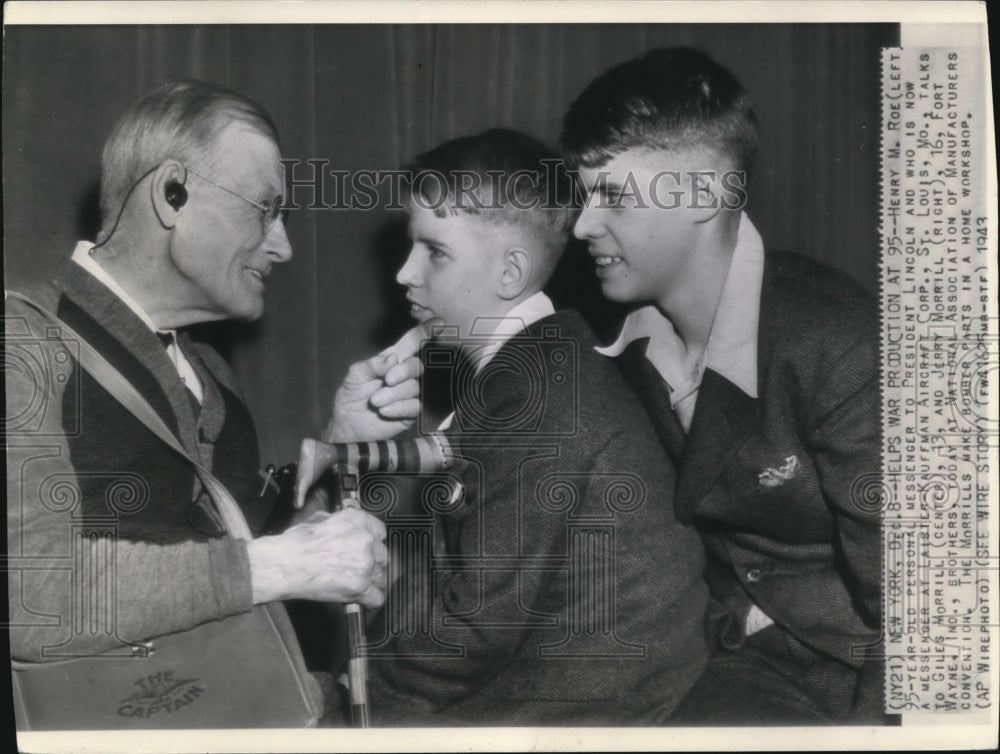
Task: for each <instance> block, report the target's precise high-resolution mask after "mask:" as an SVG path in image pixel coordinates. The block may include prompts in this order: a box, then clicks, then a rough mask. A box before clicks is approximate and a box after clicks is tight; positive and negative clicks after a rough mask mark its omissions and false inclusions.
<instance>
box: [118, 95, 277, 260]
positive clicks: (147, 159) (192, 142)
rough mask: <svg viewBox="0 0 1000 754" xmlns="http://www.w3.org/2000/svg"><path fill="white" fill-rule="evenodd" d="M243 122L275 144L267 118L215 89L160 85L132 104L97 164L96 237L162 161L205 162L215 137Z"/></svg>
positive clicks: (251, 104)
mask: <svg viewBox="0 0 1000 754" xmlns="http://www.w3.org/2000/svg"><path fill="white" fill-rule="evenodd" d="M233 123H243V124H245V125H247V126H250V127H251V128H253V129H255V130H257V131H259V132H260V133H261V134H263V135H264V136H267V137H268V138H270V139H272V140H273V141H274V142H275V143H278V131H277V128H276V127H275V125H274V121H272V120H271V116H270V115H268V113H267V112H266V111H265V110H264V108H262V107H261V106H260V105H258V104H257V103H256V102H254V101H253V100H251V99H250V98H248V97H245V96H244V95H242V94H240V93H238V92H235V91H233V90H232V89H228V88H226V87H224V86H220V85H218V84H209V83H205V82H202V81H178V82H171V83H167V84H163V85H162V86H160V87H158V88H156V89H154V90H153V91H151V92H150V93H149V94H147V95H145V96H144V97H143V98H142V99H140V100H139V101H138V102H136V103H135V104H134V105H132V106H131V107H130V108H129V109H128V110H127V111H126V112H125V114H124V115H123V116H122V117H121V119H119V121H118V123H117V124H116V125H115V127H114V130H112V132H111V136H110V137H108V141H107V143H106V144H105V145H104V154H103V157H102V160H101V216H102V222H101V232H100V235H99V239H98V240H99V241H100V240H103V239H106V238H107V236H108V234H109V233H110V232H111V230H112V229H113V228H114V226H115V224H116V222H117V220H118V217H119V215H120V214H121V212H122V209H123V206H122V205H123V204H124V202H125V201H126V199H127V198H128V195H129V192H130V191H131V190H132V189H133V188H134V186H135V184H136V183H137V182H138V181H139V180H141V179H142V177H143V176H145V175H146V174H148V173H149V172H150V171H151V170H153V169H155V168H156V167H157V166H158V165H159V164H160V163H162V162H164V161H165V160H169V159H175V160H179V161H181V162H183V163H185V164H187V163H189V162H197V161H200V160H201V161H203V160H207V159H210V156H211V151H212V146H213V144H214V141H215V138H216V137H217V136H218V133H219V132H220V131H221V130H222V129H223V128H225V127H226V126H229V125H231V124H233Z"/></svg>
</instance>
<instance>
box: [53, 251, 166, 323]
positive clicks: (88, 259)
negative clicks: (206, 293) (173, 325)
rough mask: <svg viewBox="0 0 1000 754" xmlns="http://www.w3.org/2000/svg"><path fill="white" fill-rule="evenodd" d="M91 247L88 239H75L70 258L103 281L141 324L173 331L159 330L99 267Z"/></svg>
mask: <svg viewBox="0 0 1000 754" xmlns="http://www.w3.org/2000/svg"><path fill="white" fill-rule="evenodd" d="M93 248H94V244H92V243H91V242H90V241H77V243H76V248H75V249H73V256H72V257H71V259H72V260H73V261H74V262H76V263H77V264H78V265H80V266H81V267H82V268H83V269H85V270H86V271H87V272H89V273H90V274H91V275H93V276H94V277H95V278H97V279H98V280H100V281H101V282H102V283H104V285H105V287H106V288H107V289H108V290H110V291H111V292H112V293H113V294H115V295H116V296H117V297H118V298H120V299H121V300H122V303H123V304H125V306H127V307H128V308H129V309H131V310H132V311H133V312H134V313H135V316H137V317H138V318H139V319H141V320H142V321H143V324H145V325H146V327H148V328H149V329H150V330H152V331H153V332H163V333H172V332H174V331H173V330H161V329H159V328H158V327H157V326H156V325H155V324H153V320H152V319H150V317H149V315H148V314H146V310H145V309H143V308H142V307H141V306H139V302H138V301H136V300H135V299H134V298H132V297H131V296H129V295H128V294H127V293H126V292H125V289H124V288H122V287H121V286H120V285H118V283H117V282H116V281H115V279H114V278H113V277H111V275H109V274H108V271H107V270H105V269H104V268H103V267H101V265H100V264H98V262H97V260H96V259H94V258H93V257H92V256H90V250H91V249H93Z"/></svg>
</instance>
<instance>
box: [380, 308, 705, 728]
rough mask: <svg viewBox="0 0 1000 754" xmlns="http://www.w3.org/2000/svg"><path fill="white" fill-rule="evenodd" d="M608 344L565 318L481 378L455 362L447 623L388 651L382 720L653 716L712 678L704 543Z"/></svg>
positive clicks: (439, 563)
mask: <svg viewBox="0 0 1000 754" xmlns="http://www.w3.org/2000/svg"><path fill="white" fill-rule="evenodd" d="M594 346H595V341H594V336H593V335H592V333H591V331H590V330H589V328H588V327H587V326H586V324H585V323H584V322H583V320H582V318H581V317H580V316H579V315H578V314H576V313H575V312H559V313H557V314H555V315H553V316H551V317H547V318H545V319H543V320H542V321H540V322H538V323H536V324H535V325H533V326H531V327H529V328H528V329H527V330H525V331H523V332H522V333H520V334H519V335H516V336H515V337H514V338H512V339H511V340H510V341H508V342H507V343H506V344H505V345H504V346H503V347H502V348H501V349H500V350H499V352H497V354H496V355H495V357H494V358H493V360H492V361H491V362H490V363H489V364H488V365H487V367H486V368H485V369H484V370H483V371H482V372H481V373H480V374H478V375H475V376H473V375H472V373H471V372H470V371H463V369H462V368H461V367H458V368H457V369H456V370H455V372H454V375H455V379H456V381H457V383H458V387H459V391H460V392H459V395H458V396H457V407H456V413H455V418H454V421H453V424H452V426H451V428H450V429H449V430H448V435H449V437H450V439H451V442H452V444H453V447H455V449H456V453H457V454H458V456H459V461H458V462H457V463H456V466H455V467H454V468H453V469H452V473H453V474H454V475H455V476H456V477H457V480H456V481H457V484H455V485H453V487H452V494H451V495H450V496H449V495H441V496H439V497H438V499H437V502H436V503H435V506H436V507H435V510H436V511H437V515H436V519H435V537H436V547H437V549H436V555H435V557H434V559H433V561H432V571H431V574H430V576H429V578H428V583H432V584H433V593H432V595H431V597H430V598H429V599H428V602H427V608H428V611H429V619H428V625H429V626H430V629H429V632H428V633H423V634H421V633H420V632H419V631H413V632H407V631H406V630H405V629H404V630H398V631H396V632H395V633H391V634H390V635H388V636H387V637H386V638H385V639H384V642H383V644H382V645H381V647H380V649H379V650H377V651H376V652H375V653H374V654H375V655H376V656H375V657H374V658H373V660H372V663H371V668H370V673H371V695H372V713H373V718H374V719H375V720H376V721H377V724H378V725H380V726H381V725H387V724H388V725H391V724H430V725H435V724H436V725H441V724H455V723H468V724H479V725H490V724H501V725H503V724H508V725H539V724H548V725H568V724H577V725H579V724H584V725H585V724H629V723H636V724H637V723H650V722H656V721H659V720H662V719H663V718H664V716H665V715H667V714H668V713H669V712H670V711H671V710H672V709H673V708H674V706H675V705H676V704H677V702H678V700H680V699H681V698H682V697H683V696H684V695H685V693H686V691H687V690H688V689H689V688H690V687H691V685H692V684H693V682H694V681H695V679H696V678H697V677H698V675H699V674H700V673H701V671H702V669H703V667H704V664H705V662H706V658H707V646H706V643H705V640H704V636H703V630H702V620H703V616H704V611H705V606H706V601H707V589H706V586H705V584H704V582H703V580H702V575H701V574H702V570H703V566H704V560H703V554H702V548H701V543H700V542H699V539H698V536H697V534H696V533H695V532H694V530H692V529H689V528H686V527H683V526H681V525H679V524H678V523H677V521H676V519H675V517H674V512H673V488H674V484H675V479H674V474H673V471H672V465H671V464H670V462H669V460H668V459H667V457H666V455H665V453H664V452H663V450H662V448H661V447H660V445H659V443H658V442H657V440H656V437H655V434H654V433H653V430H652V427H651V425H650V423H649V421H648V418H647V417H646V416H645V414H644V413H643V410H642V407H641V405H640V404H639V403H638V401H637V400H636V399H635V397H634V396H633V395H632V393H631V391H630V390H629V389H628V387H627V385H625V384H624V382H623V380H622V378H621V375H620V374H619V372H618V370H617V368H616V367H615V365H614V363H613V362H611V361H610V360H608V359H605V358H604V357H602V356H600V355H599V354H597V353H595V352H594ZM434 361H435V359H429V366H428V369H434V368H435V367H434V365H433V363H432V362H434ZM416 599H418V600H419V599H420V597H417V598H416ZM413 601H414V598H413V597H411V598H410V600H409V605H410V606H411V608H410V612H405V610H404V614H406V615H413V614H414V613H413V611H412V603H413ZM393 604H396V598H395V597H394V596H393V595H392V594H390V595H389V599H388V602H387V605H390V606H391V605H393ZM369 638H370V639H371V638H372V637H369ZM375 643H378V641H377V640H376V642H375ZM435 654H436V655H437V656H433V655H435Z"/></svg>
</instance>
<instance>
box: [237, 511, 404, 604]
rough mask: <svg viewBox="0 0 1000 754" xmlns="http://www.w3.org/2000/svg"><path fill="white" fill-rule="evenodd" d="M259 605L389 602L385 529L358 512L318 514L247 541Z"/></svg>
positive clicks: (369, 516) (365, 514) (254, 598)
mask: <svg viewBox="0 0 1000 754" xmlns="http://www.w3.org/2000/svg"><path fill="white" fill-rule="evenodd" d="M247 551H248V553H249V556H250V572H251V578H252V581H253V600H254V603H255V604H261V603H265V602H274V601H277V600H286V599H306V600H317V601H320V602H359V603H361V604H362V605H364V606H365V607H370V608H376V607H380V606H381V605H382V603H383V602H385V574H386V563H387V562H388V552H387V550H386V547H385V525H384V524H383V523H382V522H381V521H379V520H378V519H377V518H375V517H374V516H372V515H370V514H368V513H365V512H364V511H362V510H359V509H357V508H348V509H345V510H343V511H340V512H338V513H333V514H331V513H326V512H317V513H314V514H313V515H312V516H310V517H309V518H308V519H306V520H305V521H303V522H302V523H300V524H296V525H295V526H292V527H291V528H289V529H288V530H287V531H285V532H284V533H282V534H279V535H277V536H273V537H260V538H258V539H255V540H253V541H251V542H250V543H248V545H247Z"/></svg>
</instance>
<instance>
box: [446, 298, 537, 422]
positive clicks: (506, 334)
mask: <svg viewBox="0 0 1000 754" xmlns="http://www.w3.org/2000/svg"><path fill="white" fill-rule="evenodd" d="M555 313H556V310H555V307H553V306H552V300H551V299H550V298H549V297H548V296H546V295H545V294H544V293H542V292H541V291H539V292H538V293H535V294H534V295H532V296H530V297H528V298H526V299H525V300H524V301H522V302H521V303H519V304H518V305H517V306H515V307H514V308H513V309H511V310H510V311H509V312H507V313H506V314H505V315H503V316H502V317H479V318H478V319H476V321H475V322H474V323H473V325H472V332H471V333H470V337H473V338H482V339H483V340H484V341H485V342H484V343H483V344H482V345H481V346H479V347H477V349H476V351H475V353H474V354H473V358H475V360H476V373H477V374H478V373H479V372H481V371H482V370H483V369H484V368H485V367H486V365H487V364H489V363H490V361H492V360H493V357H494V356H496V354H497V351H499V350H500V349H501V348H502V347H503V344H504V343H506V342H507V341H508V340H510V339H511V338H513V337H514V336H515V335H517V334H518V333H519V332H521V331H522V330H524V329H525V328H527V327H530V326H531V325H533V324H535V323H536V322H538V321H539V320H542V319H545V318H546V317H548V316H550V315H552V314H555ZM454 419H455V412H454V411H452V412H451V413H450V414H448V416H447V417H445V420H444V421H443V422H441V426H439V427H438V431H441V432H443V431H444V430H446V429H448V428H449V427H450V426H451V423H452V421H453V420H454Z"/></svg>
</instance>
